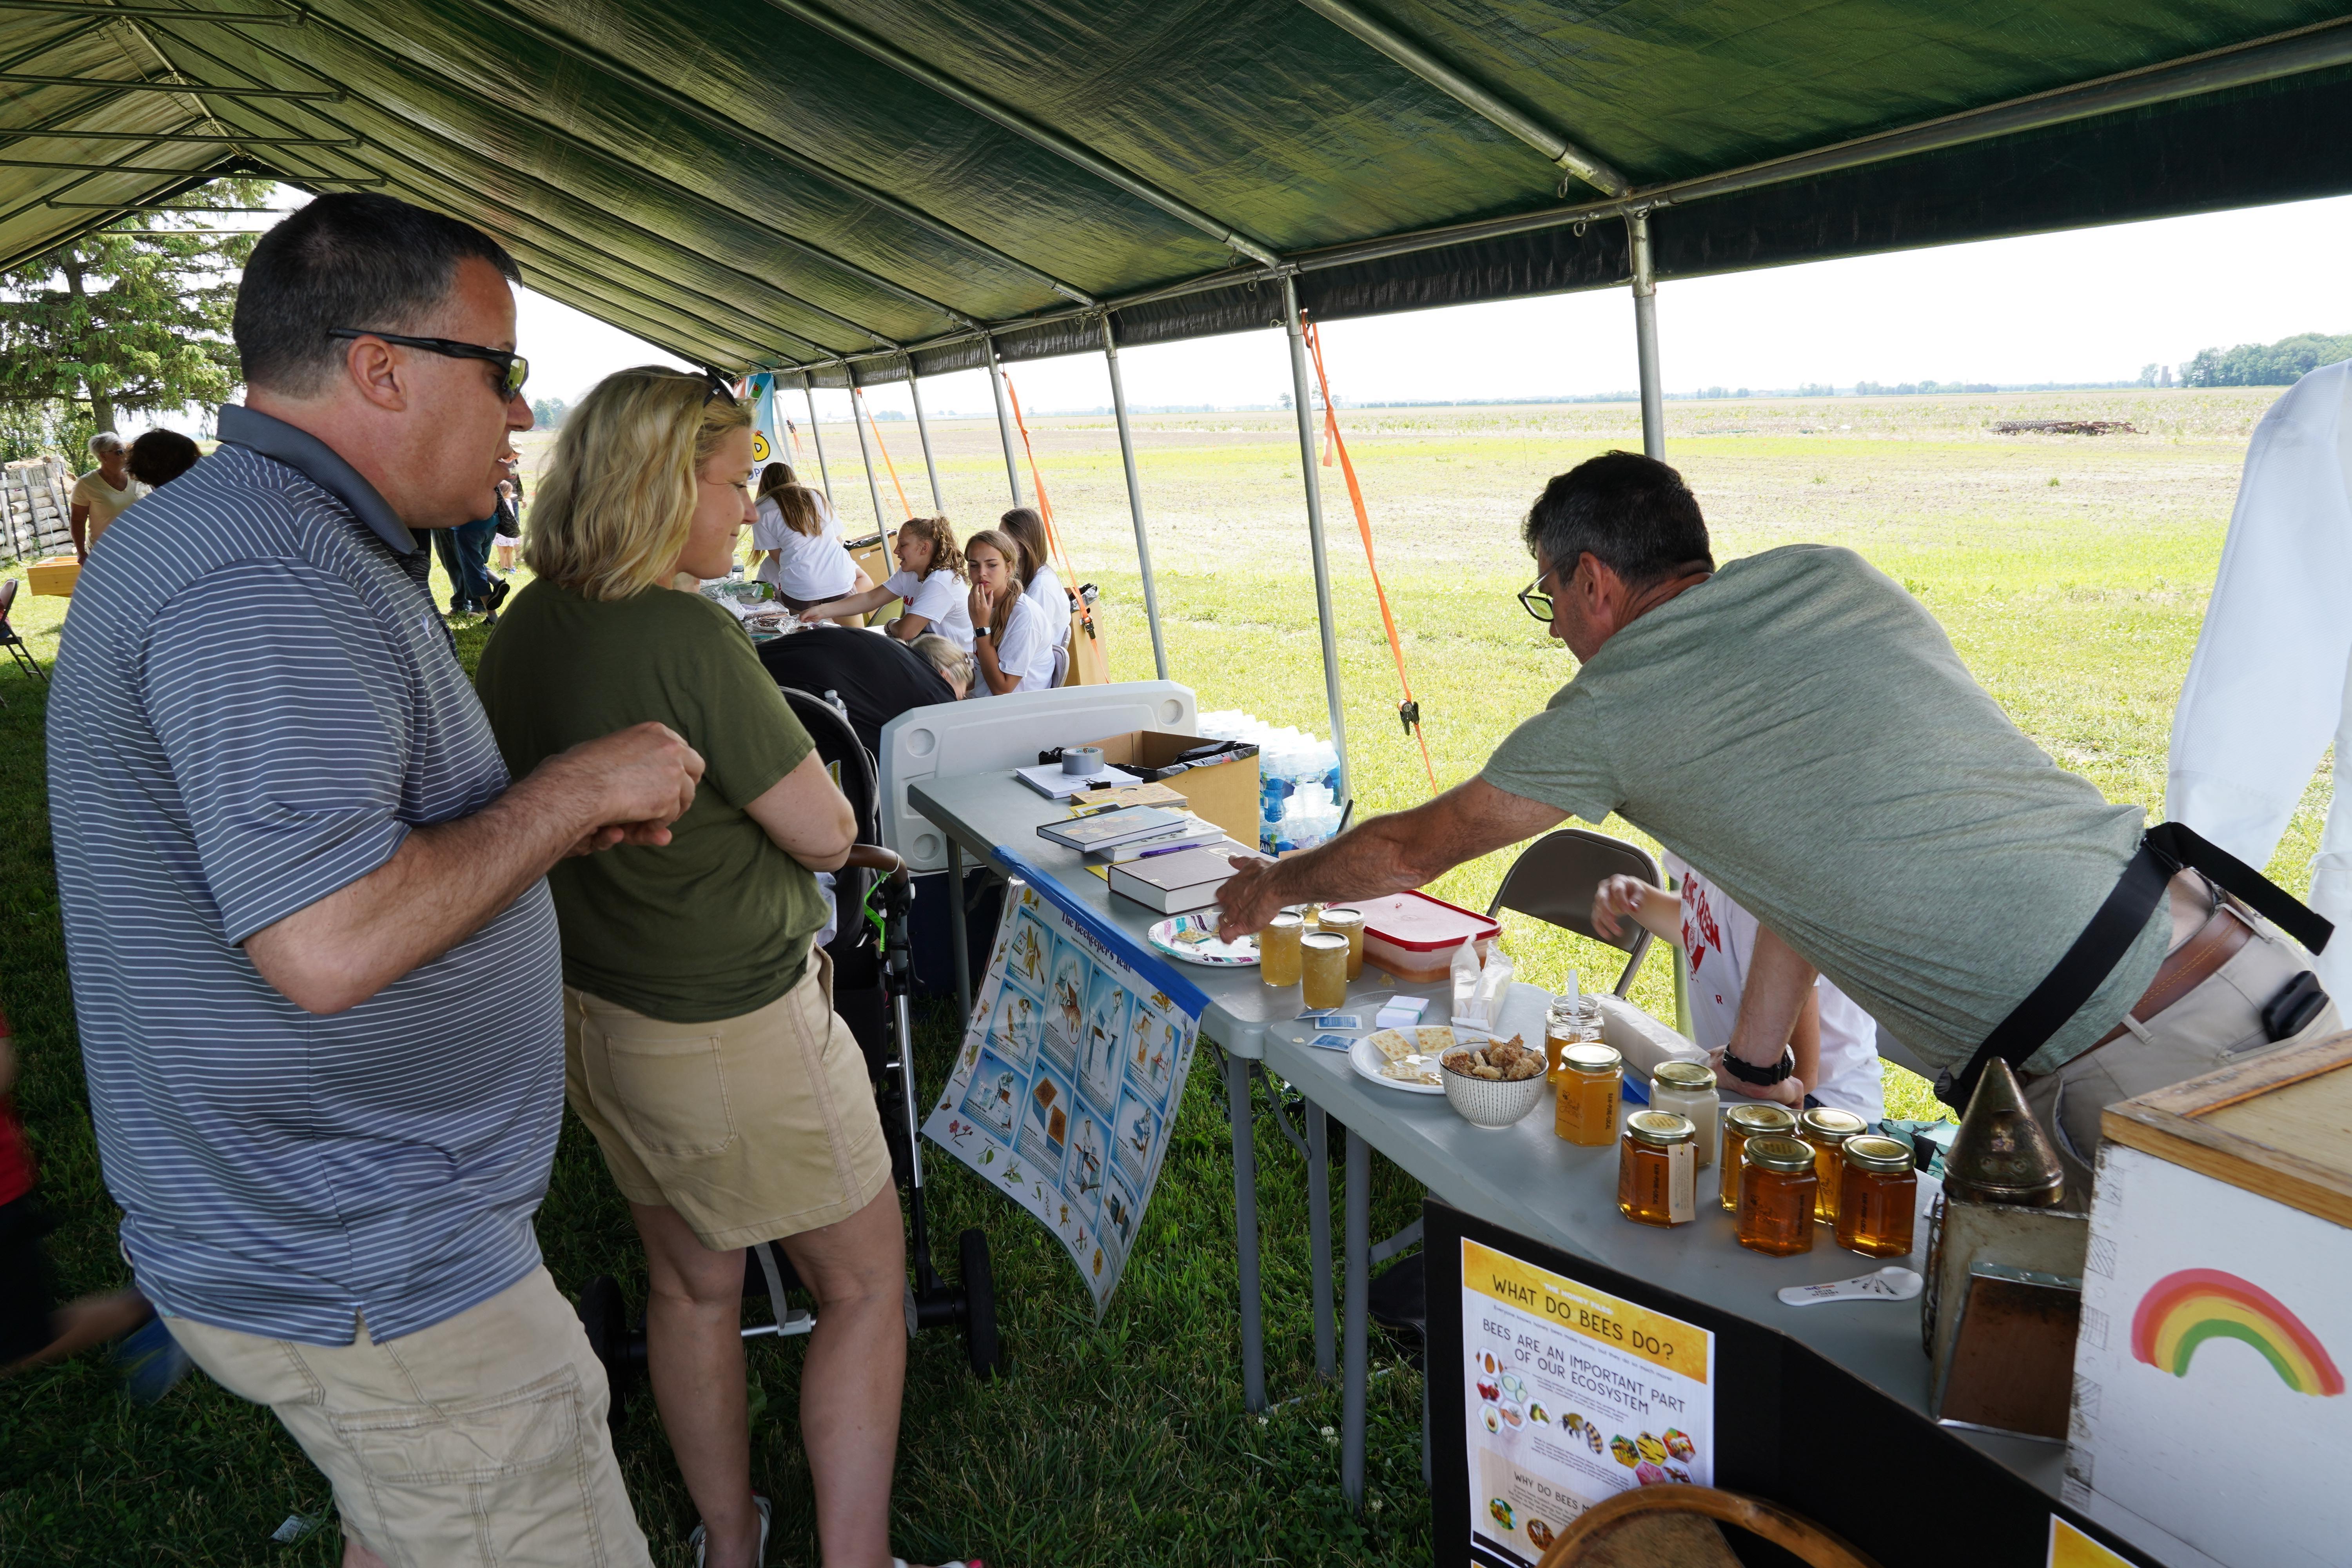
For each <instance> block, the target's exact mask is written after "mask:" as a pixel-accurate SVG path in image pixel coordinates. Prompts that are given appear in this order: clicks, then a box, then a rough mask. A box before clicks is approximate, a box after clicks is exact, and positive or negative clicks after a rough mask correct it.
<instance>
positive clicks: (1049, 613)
mask: <svg viewBox="0 0 2352 1568" xmlns="http://www.w3.org/2000/svg"><path fill="white" fill-rule="evenodd" d="M997 526H998V527H999V528H1001V529H1003V531H1005V532H1007V533H1009V534H1011V535H1012V536H1013V539H1014V540H1015V541H1016V542H1018V543H1019V544H1020V546H1021V556H1022V563H1023V565H1024V568H1025V570H1024V572H1023V574H1022V581H1024V582H1025V583H1026V584H1029V586H1028V587H1027V588H1025V589H1024V590H1023V591H1024V593H1026V594H1027V595H1029V600H1030V602H1031V603H1032V604H1034V605H1036V606H1037V607H1038V608H1039V609H1040V610H1043V611H1044V612H1045V624H1046V625H1047V626H1051V627H1053V628H1054V646H1055V647H1069V646H1070V609H1071V600H1070V595H1069V591H1068V590H1067V589H1066V588H1064V587H1063V586H1062V578H1061V574H1059V573H1056V572H1055V570H1054V567H1053V563H1051V562H1050V561H1048V560H1047V559H1046V557H1047V556H1048V555H1049V554H1051V553H1052V552H1050V551H1049V550H1048V549H1047V548H1046V542H1045V519H1044V518H1042V517H1040V516H1039V515H1037V510H1036V509H1035V508H1034V507H1026V506H1016V507H1014V508H1013V510H1011V511H1008V512H1006V513H1005V514H1004V515H1003V517H1002V518H1000V519H998V520H997Z"/></svg>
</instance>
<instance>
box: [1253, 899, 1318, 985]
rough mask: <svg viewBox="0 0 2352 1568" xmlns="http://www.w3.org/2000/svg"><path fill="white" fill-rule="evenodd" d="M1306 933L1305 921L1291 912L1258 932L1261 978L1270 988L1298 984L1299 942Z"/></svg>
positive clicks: (1278, 917)
mask: <svg viewBox="0 0 2352 1568" xmlns="http://www.w3.org/2000/svg"><path fill="white" fill-rule="evenodd" d="M1305 934H1306V925H1305V922H1304V921H1301V920H1300V919H1299V918H1298V917H1297V915H1295V914H1292V913H1291V912H1290V911H1289V910H1284V911H1283V912H1282V913H1280V914H1278V915H1276V916H1275V917H1274V918H1273V919H1272V920H1270V921H1266V922H1265V930H1264V931H1260V932H1258V933H1257V977H1258V978H1259V979H1260V980H1263V981H1265V983H1266V984H1268V985H1296V984H1298V963H1299V948H1298V939H1299V938H1300V937H1302V936H1304V935H1305Z"/></svg>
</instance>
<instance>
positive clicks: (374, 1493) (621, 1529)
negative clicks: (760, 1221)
mask: <svg viewBox="0 0 2352 1568" xmlns="http://www.w3.org/2000/svg"><path fill="white" fill-rule="evenodd" d="M164 1322H165V1324H166V1326H168V1327H169V1328H170V1330H171V1331H172V1337H173V1339H175V1340H177V1341H179V1342H180V1344H181V1346H182V1347H183V1348H184V1349H185V1350H186V1351H187V1352H188V1355H189V1357H190V1358H191V1359H192V1360H194V1362H195V1363H196V1364H197V1365H198V1366H200V1367H203V1368H204V1369H205V1372H207V1373H210V1374H211V1375H212V1378H213V1381H214V1382H215V1383H217V1384H220V1385H221V1386H222V1387H224V1388H226V1389H227V1390H228V1391H229V1392H230V1393H232V1394H239V1395H241V1396H243V1397H244V1398H247V1399H250V1400H252V1401H253V1402H254V1403H255V1404H257V1405H268V1406H269V1408H270V1409H271V1410H273V1411H274V1412H276V1413H277V1415H278V1420H279V1421H281V1422H283V1423H285V1426H286V1430H287V1431H289V1432H290V1433H292V1434H293V1436H294V1440H295V1441H296V1442H297V1443H299V1444H300V1445H301V1446H302V1451H303V1452H304V1453H306V1454H308V1455H310V1462H311V1463H312V1464H314V1465H316V1466H318V1467H319V1468H320V1470H322V1471H324V1472H325V1473H326V1477H327V1479H328V1480H329V1481H331V1482H332V1483H333V1484H334V1489H335V1508H336V1510H337V1511H339V1512H340V1513H341V1515H342V1521H343V1533H344V1534H345V1535H348V1536H355V1537H357V1538H358V1539H359V1541H360V1542H362V1544H363V1545H365V1546H366V1547H367V1548H368V1549H369V1550H370V1551H372V1552H374V1553H375V1554H376V1555H377V1556H379V1557H381V1558H383V1560H384V1561H385V1562H386V1563H392V1564H394V1568H640V1565H644V1568H650V1564H651V1562H652V1560H651V1558H649V1557H648V1556H647V1555H646V1538H645V1532H644V1531H640V1530H639V1529H638V1528H637V1520H636V1515H635V1513H634V1512H633V1511H631V1510H630V1507H629V1497H628V1493H627V1491H626V1490H625V1489H624V1488H623V1486H622V1484H621V1468H620V1466H619V1465H618V1464H617V1463H615V1462H614V1458H613V1446H612V1443H611V1441H610V1440H609V1435H608V1434H607V1432H606V1430H605V1426H604V1415H605V1409H606V1404H607V1394H606V1390H605V1386H604V1368H603V1367H601V1366H599V1365H598V1364H597V1363H596V1358H595V1357H594V1356H593V1355H592V1354H590V1353H589V1350H588V1337H587V1335H585V1334H584V1333H583V1332H582V1331H581V1329H580V1320H579V1318H578V1316H577V1315H575V1314H574V1313H573V1311H572V1304H571V1303H570V1302H569V1301H567V1300H564V1299H563V1296H562V1292H560V1291H558V1290H557V1289H556V1288H555V1281H554V1280H552V1279H549V1278H548V1274H547V1270H546V1269H544V1268H539V1269H534V1270H532V1271H531V1273H530V1274H529V1275H527V1276H525V1277H524V1278H523V1279H520V1281H518V1282H517V1283H515V1284H513V1285H510V1286H509V1287H508V1288H507V1289H504V1290H501V1291H499V1293H498V1294H497V1295H495V1296H493V1297H491V1298H490V1299H489V1300H487V1301H484V1302H482V1303H481V1304H479V1305H478V1306H474V1307H469V1308H467V1310H465V1311H462V1312H460V1313H458V1314H457V1316H456V1317H454V1318H449V1319H446V1320H445V1321H441V1322H438V1323H436V1324H434V1325H433V1326H432V1327H431V1328H429V1329H421V1330H419V1331H416V1332H415V1333H413V1334H404V1335H403V1336H401V1337H400V1338H399V1339H396V1340H384V1341H382V1342H377V1341H374V1340H372V1339H370V1338H369V1337H368V1332H367V1325H366V1324H365V1323H362V1324H361V1325H360V1326H359V1331H358V1334H357V1336H356V1337H355V1338H354V1339H353V1340H352V1342H351V1343H350V1344H348V1345H334V1346H320V1345H306V1344H299V1343H297V1342H294V1341H292V1340H273V1339H267V1338H264V1337H262V1336H260V1335H257V1334H245V1333H238V1332H236V1331H234V1330H230V1329H218V1328H214V1327H212V1326H211V1325H210V1324H206V1323H199V1322H195V1321H192V1320H190V1319H187V1318H167V1319H165V1320H164Z"/></svg>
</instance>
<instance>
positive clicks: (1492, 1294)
mask: <svg viewBox="0 0 2352 1568" xmlns="http://www.w3.org/2000/svg"><path fill="white" fill-rule="evenodd" d="M1461 1245H1462V1347H1463V1354H1464V1360H1465V1365H1464V1367H1463V1369H1462V1376H1463V1383H1464V1398H1463V1406H1464V1409H1465V1413H1466V1418H1467V1421H1468V1426H1469V1431H1468V1442H1467V1453H1468V1462H1469V1468H1470V1541H1471V1544H1472V1546H1473V1547H1474V1548H1475V1549H1476V1552H1477V1556H1478V1560H1480V1561H1485V1562H1500V1563H1515V1564H1521V1565H1524V1568H1532V1565H1533V1564H1534V1563H1537V1562H1538V1560H1539V1559H1541V1558H1542V1556H1543V1554H1544V1550H1545V1548H1547V1547H1549V1545H1550V1544H1551V1542H1552V1541H1553V1539H1554V1538H1555V1537H1556V1536H1558V1535H1559V1532H1560V1531H1561V1530H1563V1529H1564V1528H1565V1527H1566V1526H1567V1525H1568V1523H1569V1522H1570V1521H1572V1520H1574V1519H1575V1518H1576V1516H1577V1515H1578V1514H1580V1513H1582V1512H1583V1511H1584V1510H1586V1509H1588V1508H1591V1507H1592V1506H1593V1505H1594V1504H1595V1503H1598V1502H1601V1501H1603V1500H1606V1499H1608V1498H1612V1497H1614V1496H1616V1495H1617V1494H1618V1493H1619V1492H1622V1491H1627V1490H1630V1489H1633V1488H1634V1487H1640V1486H1673V1485H1692V1486H1702V1487H1704V1486H1713V1485H1714V1484H1715V1453H1716V1447H1715V1382H1714V1373H1715V1360H1716V1356H1715V1335H1714V1334H1713V1333H1711V1332H1709V1331H1707V1330H1705V1329H1702V1328H1697V1327H1696V1326H1694V1325H1692V1324H1689V1323H1685V1322H1683V1321H1680V1320H1678V1319H1675V1318H1669V1317H1667V1316H1665V1315H1664V1314H1663V1313H1660V1312H1654V1311H1652V1310H1649V1309H1648V1308H1646V1307H1640V1306H1636V1305H1634V1304H1633V1302H1631V1301H1626V1300H1621V1299H1619V1298H1617V1297H1615V1296H1612V1295H1609V1294H1607V1293H1605V1292H1603V1291H1600V1290H1596V1289H1592V1288H1591V1286H1589V1285H1584V1284H1581V1283H1579V1282H1578V1281H1576V1280H1574V1279H1568V1278H1567V1277H1565V1276H1563V1275H1559V1274H1554V1273H1552V1272H1551V1271H1550V1270H1549V1269H1545V1268H1538V1267H1537V1266H1536V1265H1534V1264H1532V1263H1528V1262H1527V1261H1526V1260H1524V1259H1522V1258H1514V1257H1512V1256H1511V1255H1510V1254H1508V1253H1506V1252H1501V1251H1498V1250H1496V1248H1494V1247H1487V1246H1486V1245H1484V1244H1483V1243H1480V1242H1476V1241H1472V1240H1470V1239H1468V1238H1467V1237H1465V1238H1464V1239H1463V1241H1462V1244H1461Z"/></svg>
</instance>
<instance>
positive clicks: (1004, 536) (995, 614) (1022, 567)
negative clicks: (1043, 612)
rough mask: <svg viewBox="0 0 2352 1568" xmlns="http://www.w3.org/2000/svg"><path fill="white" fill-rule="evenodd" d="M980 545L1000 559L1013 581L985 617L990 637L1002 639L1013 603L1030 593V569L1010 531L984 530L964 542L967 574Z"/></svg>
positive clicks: (999, 529) (1011, 615)
mask: <svg viewBox="0 0 2352 1568" xmlns="http://www.w3.org/2000/svg"><path fill="white" fill-rule="evenodd" d="M983 544H985V545H987V546H988V547H989V548H990V549H991V550H993V551H995V552H996V553H997V554H998V555H1000V556H1002V557H1003V560H1004V566H1005V570H1006V572H1007V574H1010V575H1011V577H1012V579H1013V583H1012V585H1011V587H1010V589H1009V590H1008V591H1007V592H1005V593H1002V594H999V595H997V596H996V605H995V608H994V609H993V610H992V612H991V613H990V615H989V617H988V631H989V635H990V636H991V637H1003V635H1004V628H1005V627H1006V626H1008V625H1010V624H1011V623H1012V620H1013V601H1014V600H1015V599H1018V598H1019V597H1021V595H1024V594H1025V593H1027V592H1028V591H1029V566H1028V563H1026V562H1025V561H1024V560H1023V556H1024V553H1025V552H1024V551H1023V550H1022V548H1021V542H1020V541H1019V540H1017V539H1015V538H1013V534H1012V532H1011V531H1010V530H1007V529H1002V528H983V529H982V530H981V531H979V532H978V533H975V534H973V535H972V536H971V538H970V539H967V540H965V541H964V542H963V561H964V571H965V572H966V573H967V574H969V573H970V572H971V552H973V551H975V550H977V549H979V548H980V547H981V546H982V545H983Z"/></svg>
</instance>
